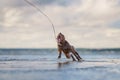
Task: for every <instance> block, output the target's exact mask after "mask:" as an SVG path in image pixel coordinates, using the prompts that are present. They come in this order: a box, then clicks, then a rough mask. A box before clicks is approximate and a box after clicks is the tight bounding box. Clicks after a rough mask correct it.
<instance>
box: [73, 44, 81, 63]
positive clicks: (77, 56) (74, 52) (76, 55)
mask: <svg viewBox="0 0 120 80" xmlns="http://www.w3.org/2000/svg"><path fill="white" fill-rule="evenodd" d="M71 52H72V53H73V54H74V55H75V57H76V58H77V59H78V61H80V60H81V59H82V58H81V57H80V56H79V54H78V53H77V52H76V51H75V49H74V47H73V46H71Z"/></svg>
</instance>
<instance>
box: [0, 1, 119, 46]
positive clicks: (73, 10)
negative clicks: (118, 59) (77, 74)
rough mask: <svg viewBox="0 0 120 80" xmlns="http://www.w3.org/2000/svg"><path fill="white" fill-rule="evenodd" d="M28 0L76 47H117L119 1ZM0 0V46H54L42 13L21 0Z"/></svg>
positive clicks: (50, 30) (46, 21) (50, 28)
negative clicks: (1, 3) (0, 4)
mask: <svg viewBox="0 0 120 80" xmlns="http://www.w3.org/2000/svg"><path fill="white" fill-rule="evenodd" d="M30 1H31V2H33V3H34V4H36V6H37V7H39V8H40V9H41V10H42V11H43V12H44V13H46V14H47V15H48V16H49V17H50V19H51V20H52V21H53V23H54V25H55V29H56V33H59V32H62V33H64V34H65V36H66V39H67V40H68V41H69V42H70V43H71V44H73V45H75V46H76V47H85V48H104V47H120V46H119V43H120V27H119V24H118V23H119V20H120V15H119V14H120V4H119V3H120V0H75V1H70V0H34V1H33V0H30ZM2 2H4V3H5V4H7V5H2V7H3V8H2V10H1V11H0V13H1V14H2V15H1V16H0V47H28V48H29V47H33V48H39V47H40V48H41V47H56V42H55V39H54V35H53V30H52V26H51V24H50V22H49V21H48V20H47V18H46V17H45V16H43V15H42V14H41V13H39V12H38V11H37V10H36V9H35V8H33V7H32V6H30V5H28V4H27V3H25V2H24V0H11V1H2ZM116 25H117V27H116ZM13 35H14V36H13Z"/></svg>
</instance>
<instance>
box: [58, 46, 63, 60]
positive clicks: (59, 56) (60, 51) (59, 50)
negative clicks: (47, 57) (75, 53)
mask: <svg viewBox="0 0 120 80" xmlns="http://www.w3.org/2000/svg"><path fill="white" fill-rule="evenodd" d="M58 52H59V55H58V59H60V58H61V54H62V50H61V49H60V48H58Z"/></svg>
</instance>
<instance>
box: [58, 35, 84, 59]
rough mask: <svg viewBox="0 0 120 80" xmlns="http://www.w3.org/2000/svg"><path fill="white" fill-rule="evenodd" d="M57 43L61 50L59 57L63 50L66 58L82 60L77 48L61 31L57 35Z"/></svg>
mask: <svg viewBox="0 0 120 80" xmlns="http://www.w3.org/2000/svg"><path fill="white" fill-rule="evenodd" d="M57 45H58V52H59V55H58V59H59V58H61V54H62V52H63V53H64V54H65V56H66V58H68V59H70V58H72V59H73V61H76V59H77V60H78V61H80V60H81V59H82V58H81V57H80V56H79V54H78V53H77V51H76V50H75V48H74V47H73V46H72V45H70V44H69V43H68V41H67V40H66V39H65V36H64V35H63V34H62V33H59V34H58V36H57ZM70 53H72V54H70ZM75 58H76V59H75Z"/></svg>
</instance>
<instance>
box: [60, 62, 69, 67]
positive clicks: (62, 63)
mask: <svg viewBox="0 0 120 80" xmlns="http://www.w3.org/2000/svg"><path fill="white" fill-rule="evenodd" d="M68 65H70V61H66V62H58V68H63V67H65V66H68Z"/></svg>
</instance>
